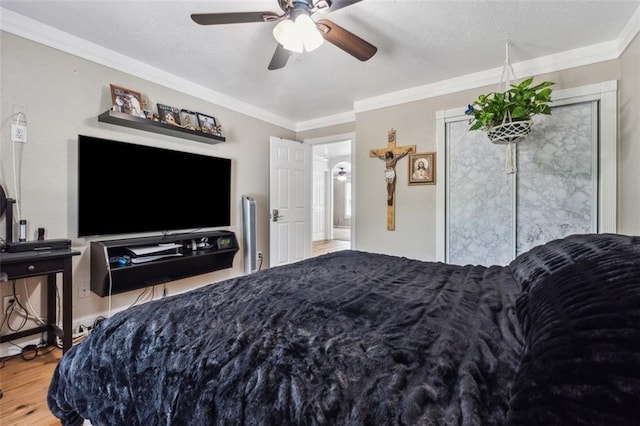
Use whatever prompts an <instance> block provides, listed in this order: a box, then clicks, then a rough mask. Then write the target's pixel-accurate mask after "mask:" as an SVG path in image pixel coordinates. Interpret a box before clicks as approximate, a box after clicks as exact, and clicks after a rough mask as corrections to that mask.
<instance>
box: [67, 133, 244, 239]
mask: <svg viewBox="0 0 640 426" xmlns="http://www.w3.org/2000/svg"><path fill="white" fill-rule="evenodd" d="M230 217H231V160H230V159H228V158H219V157H212V156H208V155H201V154H193V153H188V152H182V151H175V150H169V149H164V148H156V147H150V146H144V145H136V144H132V143H125V142H119V141H114V140H108V139H101V138H96V137H91V136H84V135H79V136H78V236H79V237H83V236H93V235H96V236H97V235H113V234H130V233H146V232H159V231H162V232H168V231H178V230H184V231H187V232H188V231H192V230H196V229H200V228H215V227H221V226H230V224H231V219H230Z"/></svg>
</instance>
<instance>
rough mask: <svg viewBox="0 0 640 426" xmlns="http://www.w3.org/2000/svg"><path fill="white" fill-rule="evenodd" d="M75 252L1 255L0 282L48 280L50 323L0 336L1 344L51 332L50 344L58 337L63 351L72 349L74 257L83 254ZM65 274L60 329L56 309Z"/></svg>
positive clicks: (35, 252) (34, 252)
mask: <svg viewBox="0 0 640 426" xmlns="http://www.w3.org/2000/svg"><path fill="white" fill-rule="evenodd" d="M79 254H80V252H79V251H75V250H72V249H62V250H48V251H29V252H19V253H0V282H8V281H11V280H14V279H18V278H27V277H35V276H46V277H47V286H46V287H47V295H46V300H47V319H46V324H44V325H41V326H38V327H32V328H30V329H27V330H20V331H17V332H15V333H11V334H6V335H4V336H0V343H3V342H8V341H10V340H14V339H19V338H22V337H26V336H30V335H33V334H38V333H42V332H45V331H46V332H47V344H48V345H55V344H56V339H55V337H56V336H58V337H60V338H61V339H62V352H63V353H64V352H66V351H67V350H69V348H71V338H72V334H73V331H72V329H73V325H72V320H73V302H72V299H73V297H72V296H73V290H72V268H71V258H72V257H73V256H77V255H79ZM58 274H61V275H62V328H60V327H59V326H58V321H57V309H56V283H57V281H56V278H57V275H58Z"/></svg>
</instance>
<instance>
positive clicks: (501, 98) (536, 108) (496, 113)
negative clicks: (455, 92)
mask: <svg viewBox="0 0 640 426" xmlns="http://www.w3.org/2000/svg"><path fill="white" fill-rule="evenodd" d="M532 83H533V77H529V78H527V79H525V80H522V81H521V82H520V83H519V84H512V85H511V86H510V88H509V90H507V91H505V92H491V93H489V94H486V95H480V96H479V97H478V99H477V100H475V101H474V102H473V103H472V104H470V105H469V106H468V108H467V110H466V111H465V114H467V115H470V116H471V118H470V119H469V126H470V127H469V130H489V129H491V128H492V127H494V126H497V125H499V124H502V123H503V122H506V121H523V120H530V119H531V117H533V116H534V115H536V114H547V115H548V114H551V107H550V106H549V102H551V93H552V89H551V88H550V86H552V85H553V84H554V83H552V82H550V81H545V82H542V83H540V84H538V85H535V86H531V84H532Z"/></svg>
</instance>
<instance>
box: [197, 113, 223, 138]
mask: <svg viewBox="0 0 640 426" xmlns="http://www.w3.org/2000/svg"><path fill="white" fill-rule="evenodd" d="M197 116H198V125H199V126H200V130H202V132H203V133H208V134H210V135H217V134H218V133H219V132H218V130H217V128H218V122H217V121H216V119H215V117H211V116H209V115H206V114H202V113H201V112H199V113H197Z"/></svg>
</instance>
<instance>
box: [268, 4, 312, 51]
mask: <svg viewBox="0 0 640 426" xmlns="http://www.w3.org/2000/svg"><path fill="white" fill-rule="evenodd" d="M273 37H274V38H275V39H276V41H277V42H278V43H280V44H281V45H282V46H283V47H284V48H285V49H287V50H291V51H293V52H298V53H302V52H303V50H306V51H307V52H311V51H312V50H315V49H317V48H318V47H320V45H322V43H323V42H324V37H322V34H321V33H320V30H318V27H316V24H315V22H313V20H312V19H311V17H310V16H309V15H307V14H305V13H301V14H299V15H298V16H296V18H295V20H291V19H289V18H287V19H283V20H282V21H280V22H279V23H278V25H276V26H275V28H274V29H273Z"/></svg>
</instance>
